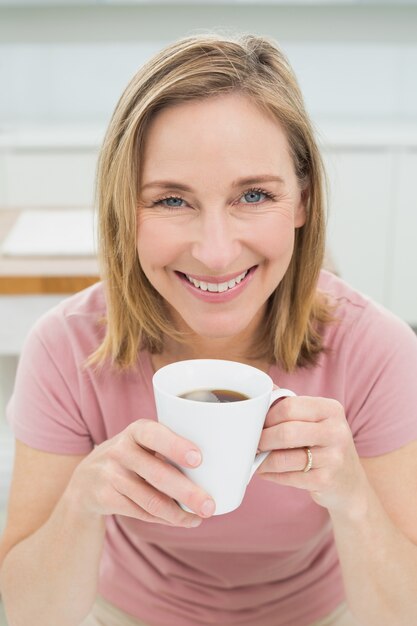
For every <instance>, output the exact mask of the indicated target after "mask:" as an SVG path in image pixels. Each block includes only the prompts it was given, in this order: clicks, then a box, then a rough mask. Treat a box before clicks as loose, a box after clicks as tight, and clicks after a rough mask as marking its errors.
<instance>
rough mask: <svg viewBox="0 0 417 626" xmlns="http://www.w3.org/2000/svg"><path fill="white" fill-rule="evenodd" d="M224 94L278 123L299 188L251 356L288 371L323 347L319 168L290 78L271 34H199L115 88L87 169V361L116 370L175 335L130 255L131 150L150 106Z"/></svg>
mask: <svg viewBox="0 0 417 626" xmlns="http://www.w3.org/2000/svg"><path fill="white" fill-rule="evenodd" d="M231 92H240V93H243V94H245V95H246V96H247V97H249V98H251V100H252V101H253V102H255V103H256V104H257V105H258V106H259V107H261V108H262V109H263V110H265V111H268V112H269V113H272V115H274V116H275V118H276V119H277V121H279V122H280V124H281V125H282V127H283V128H284V130H285V132H286V135H287V139H288V143H289V147H290V151H291V156H292V159H293V162H294V169H295V172H296V176H297V179H298V182H299V185H300V188H301V189H302V190H305V191H304V192H305V193H306V192H307V193H308V200H307V218H306V222H305V224H304V226H302V227H301V228H298V229H296V233H295V247H294V253H293V256H292V260H291V262H290V265H289V267H288V270H287V272H286V274H285V276H284V277H283V279H282V281H281V282H280V284H279V285H278V287H277V288H276V290H275V292H274V293H273V294H272V295H271V297H270V298H269V301H268V305H267V311H266V319H265V323H264V324H263V325H262V334H261V335H260V336H259V337H258V338H257V343H256V346H255V347H254V352H253V353H252V354H251V357H255V356H256V357H258V358H259V357H262V358H266V359H268V361H271V362H274V361H275V362H277V363H279V364H280V365H281V367H282V368H283V369H284V370H286V371H291V370H293V369H294V368H295V367H297V366H306V365H312V364H314V363H315V362H316V361H317V356H318V355H319V354H320V352H321V351H322V350H323V345H322V328H323V324H326V323H328V322H330V321H331V319H332V316H331V309H330V306H329V304H328V303H327V301H326V300H325V298H324V295H323V294H321V293H320V292H319V291H318V290H317V281H318V276H319V272H320V269H321V266H322V262H323V256H324V241H325V211H324V193H323V182H324V168H323V165H322V160H321V157H320V153H319V150H318V148H317V145H316V142H315V139H314V134H313V130H312V127H311V123H310V121H309V118H308V115H307V113H306V111H305V108H304V103H303V99H302V95H301V92H300V89H299V86H298V83H297V80H296V78H295V76H294V74H293V71H292V69H291V67H290V65H289V62H288V61H287V59H286V57H285V55H284V54H283V53H282V51H281V50H280V49H279V47H278V46H277V44H276V43H275V42H274V41H273V40H271V39H269V38H266V37H260V36H255V35H250V34H241V35H237V36H225V35H219V34H218V33H209V34H204V35H195V36H189V37H185V38H182V39H180V40H179V41H176V42H175V43H173V44H171V45H169V46H167V47H166V48H164V49H163V50H161V51H160V52H159V53H158V54H156V55H155V56H154V57H153V58H152V59H151V60H150V61H148V62H147V63H146V64H145V65H144V66H143V67H142V68H141V69H140V70H139V71H138V72H137V74H136V75H135V76H134V77H133V79H132V80H131V81H130V83H129V85H128V86H127V88H126V90H125V91H124V93H123V94H122V96H121V98H120V100H119V102H118V104H117V106H116V109H115V111H114V114H113V117H112V119H111V122H110V125H109V128H108V130H107V133H106V136H105V139H104V144H103V147H102V150H101V154H100V159H99V167H98V174H97V204H98V212H99V253H100V262H101V268H102V275H103V279H104V284H105V289H106V300H107V314H106V315H107V317H106V333H105V337H104V340H103V342H102V343H101V345H100V346H99V347H98V349H97V350H96V351H95V352H94V353H93V355H92V356H91V357H90V361H89V363H90V364H96V365H97V364H103V363H104V362H105V361H106V360H108V359H110V361H111V362H112V363H113V364H114V365H116V366H117V367H119V368H127V367H132V366H134V365H135V364H136V363H137V358H138V351H139V350H140V349H147V350H149V351H150V352H152V353H157V352H161V351H162V349H163V345H164V337H171V338H173V339H175V340H176V341H180V342H183V341H185V339H184V336H183V335H181V334H180V333H179V332H177V331H176V330H175V329H174V328H173V326H172V324H171V322H170V319H169V316H168V315H167V311H166V308H165V305H164V301H163V298H162V297H161V296H160V294H159V293H158V292H157V291H156V290H155V289H154V287H153V286H152V285H151V284H150V282H149V281H148V279H147V277H146V276H145V274H144V272H143V271H142V268H141V266H140V263H139V260H138V255H137V249H136V214H137V204H138V192H139V176H140V174H139V173H140V169H141V156H142V154H143V149H144V141H145V136H146V131H147V128H148V125H149V122H150V120H151V119H152V117H153V116H154V115H155V113H156V112H157V111H160V110H161V109H162V108H165V107H168V106H170V105H172V104H176V103H181V102H186V101H190V100H197V99H203V98H208V97H213V96H218V95H220V94H227V93H231Z"/></svg>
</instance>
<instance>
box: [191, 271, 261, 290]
mask: <svg viewBox="0 0 417 626" xmlns="http://www.w3.org/2000/svg"><path fill="white" fill-rule="evenodd" d="M248 271H249V270H246V271H245V272H242V273H241V274H239V276H236V278H232V280H229V281H227V282H226V283H205V282H203V281H202V280H196V279H195V278H192V277H191V276H188V274H185V276H186V277H187V278H188V280H189V281H190V283H192V284H193V285H194V287H198V288H199V289H201V290H202V291H211V292H212V293H222V292H223V291H227V290H228V289H233V287H235V286H236V285H238V284H239V283H240V281H241V280H243V279H244V278H245V276H246V274H247V273H248Z"/></svg>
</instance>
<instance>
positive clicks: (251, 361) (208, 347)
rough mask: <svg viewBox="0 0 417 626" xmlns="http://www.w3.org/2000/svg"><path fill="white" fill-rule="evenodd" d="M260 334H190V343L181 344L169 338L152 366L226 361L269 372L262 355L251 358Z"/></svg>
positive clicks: (154, 358) (248, 330)
mask: <svg viewBox="0 0 417 626" xmlns="http://www.w3.org/2000/svg"><path fill="white" fill-rule="evenodd" d="M256 337H257V332H256V331H253V329H247V331H244V332H243V333H240V334H239V335H235V336H232V337H202V336H201V335H196V334H194V333H190V337H189V339H188V340H187V342H184V343H179V342H177V341H174V340H173V339H170V338H169V337H167V338H166V340H165V343H164V349H163V352H162V353H160V354H153V355H152V363H153V365H154V368H155V369H159V368H160V367H162V366H163V365H168V364H169V363H174V362H175V361H184V360H186V359H225V360H227V361H239V362H240V363H247V364H248V365H252V366H254V367H258V368H259V369H262V370H263V371H268V369H269V363H268V361H267V360H266V359H264V358H260V357H259V356H257V357H253V356H251V355H252V354H253V353H254V350H253V346H254V345H256Z"/></svg>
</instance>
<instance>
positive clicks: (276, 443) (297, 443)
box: [259, 422, 330, 451]
mask: <svg viewBox="0 0 417 626" xmlns="http://www.w3.org/2000/svg"><path fill="white" fill-rule="evenodd" d="M329 438H330V434H329V432H328V430H327V429H326V428H325V427H323V425H322V424H321V423H312V422H282V423H281V424H277V425H276V426H271V427H270V428H264V429H263V431H262V435H261V439H260V441H259V449H260V450H262V451H265V450H285V449H289V448H305V447H307V446H309V447H310V448H311V447H312V446H326V445H328V443H329Z"/></svg>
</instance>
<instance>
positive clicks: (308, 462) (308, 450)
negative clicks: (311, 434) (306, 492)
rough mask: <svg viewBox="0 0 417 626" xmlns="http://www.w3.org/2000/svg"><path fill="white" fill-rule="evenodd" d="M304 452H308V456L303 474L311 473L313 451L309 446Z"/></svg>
mask: <svg viewBox="0 0 417 626" xmlns="http://www.w3.org/2000/svg"><path fill="white" fill-rule="evenodd" d="M304 450H305V451H306V454H307V463H306V466H305V468H304V469H303V472H309V471H310V470H311V468H312V467H313V455H312V454H311V450H310V448H309V447H308V446H306V447H305V448H304Z"/></svg>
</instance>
